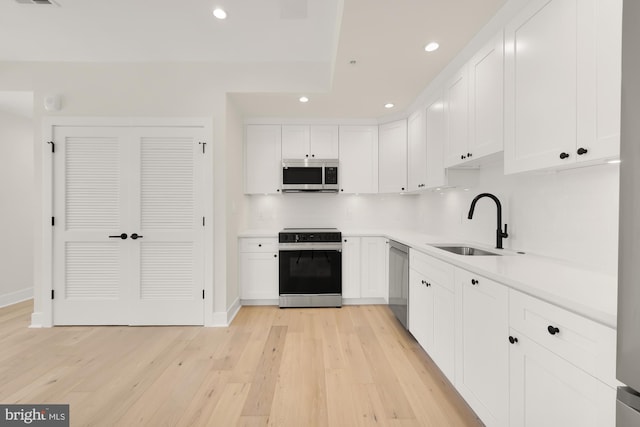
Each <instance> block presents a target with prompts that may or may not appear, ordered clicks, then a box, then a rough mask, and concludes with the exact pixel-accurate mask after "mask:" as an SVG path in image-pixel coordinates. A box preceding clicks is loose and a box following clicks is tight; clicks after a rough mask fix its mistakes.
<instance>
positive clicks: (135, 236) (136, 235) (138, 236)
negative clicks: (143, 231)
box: [131, 233, 144, 240]
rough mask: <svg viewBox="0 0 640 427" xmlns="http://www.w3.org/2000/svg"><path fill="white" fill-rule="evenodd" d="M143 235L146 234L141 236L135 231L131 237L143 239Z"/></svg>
mask: <svg viewBox="0 0 640 427" xmlns="http://www.w3.org/2000/svg"><path fill="white" fill-rule="evenodd" d="M143 237H144V236H141V235H139V234H138V233H133V234H132V235H131V238H132V239H133V240H136V239H142V238H143Z"/></svg>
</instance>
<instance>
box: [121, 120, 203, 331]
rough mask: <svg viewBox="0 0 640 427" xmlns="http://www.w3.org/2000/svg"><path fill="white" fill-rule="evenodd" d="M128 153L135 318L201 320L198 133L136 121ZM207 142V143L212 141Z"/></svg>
mask: <svg viewBox="0 0 640 427" xmlns="http://www.w3.org/2000/svg"><path fill="white" fill-rule="evenodd" d="M135 133H136V134H135V136H134V138H135V140H136V143H135V144H134V146H135V147H136V152H135V153H133V154H132V159H133V161H134V163H135V164H136V165H138V167H136V168H134V169H133V173H134V176H133V179H132V183H134V184H135V185H133V187H132V188H131V218H132V226H133V228H132V233H136V234H138V235H141V236H143V237H142V238H138V239H136V240H135V241H131V242H130V243H132V250H133V253H132V258H133V260H134V263H133V264H132V265H133V269H134V271H133V275H134V278H135V280H134V283H133V297H132V307H133V310H132V318H131V323H132V324H144V325H152V324H163V325H170V324H172V325H202V324H203V322H204V305H203V294H202V292H203V282H204V276H203V274H204V264H203V262H204V251H203V243H204V242H203V237H204V235H203V234H204V233H203V223H202V221H203V219H202V212H203V206H202V200H203V197H202V194H201V193H202V187H203V186H202V183H203V182H202V181H203V177H202V166H203V155H202V145H200V144H199V141H203V140H204V139H203V135H202V134H201V131H199V130H190V129H182V128H137V129H136V130H135ZM209 148H210V147H209Z"/></svg>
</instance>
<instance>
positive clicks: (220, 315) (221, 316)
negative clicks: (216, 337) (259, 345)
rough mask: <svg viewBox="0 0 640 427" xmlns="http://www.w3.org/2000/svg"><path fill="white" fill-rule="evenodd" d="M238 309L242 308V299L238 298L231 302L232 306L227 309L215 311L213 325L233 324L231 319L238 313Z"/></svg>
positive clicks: (225, 325) (224, 325)
mask: <svg viewBox="0 0 640 427" xmlns="http://www.w3.org/2000/svg"><path fill="white" fill-rule="evenodd" d="M238 310H240V299H239V298H236V300H235V301H234V302H233V304H231V306H230V307H229V308H228V309H227V311H216V312H214V313H213V319H212V320H213V321H212V324H211V325H207V326H213V327H227V326H229V325H230V324H231V321H233V319H234V318H235V317H236V314H238Z"/></svg>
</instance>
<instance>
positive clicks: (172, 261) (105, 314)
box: [53, 127, 210, 325]
mask: <svg viewBox="0 0 640 427" xmlns="http://www.w3.org/2000/svg"><path fill="white" fill-rule="evenodd" d="M54 137H55V142H56V146H55V149H56V151H55V154H54V189H53V190H54V191H53V194H54V200H53V205H54V214H55V218H56V222H55V226H54V231H53V245H54V248H53V279H54V280H53V282H54V285H53V286H54V291H55V298H54V302H53V313H54V324H56V325H202V324H203V323H204V301H203V284H204V250H203V244H204V227H203V222H202V221H203V219H202V218H203V211H204V209H203V202H202V200H203V166H204V162H203V157H204V156H203V155H202V145H201V144H199V142H200V141H205V140H206V139H204V137H205V135H202V130H200V129H197V128H190V127H161V128H160V127H158V128H156V127H104V128H102V127H59V128H56V130H55V134H54ZM207 148H210V147H207ZM123 233H124V234H126V239H121V238H119V237H118V236H120V235H122V234H123ZM110 236H115V237H110Z"/></svg>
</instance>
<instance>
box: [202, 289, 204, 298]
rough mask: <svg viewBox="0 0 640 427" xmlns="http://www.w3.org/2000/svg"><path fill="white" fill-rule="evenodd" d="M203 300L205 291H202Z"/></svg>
mask: <svg viewBox="0 0 640 427" xmlns="http://www.w3.org/2000/svg"><path fill="white" fill-rule="evenodd" d="M202 299H204V289H203V290H202Z"/></svg>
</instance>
